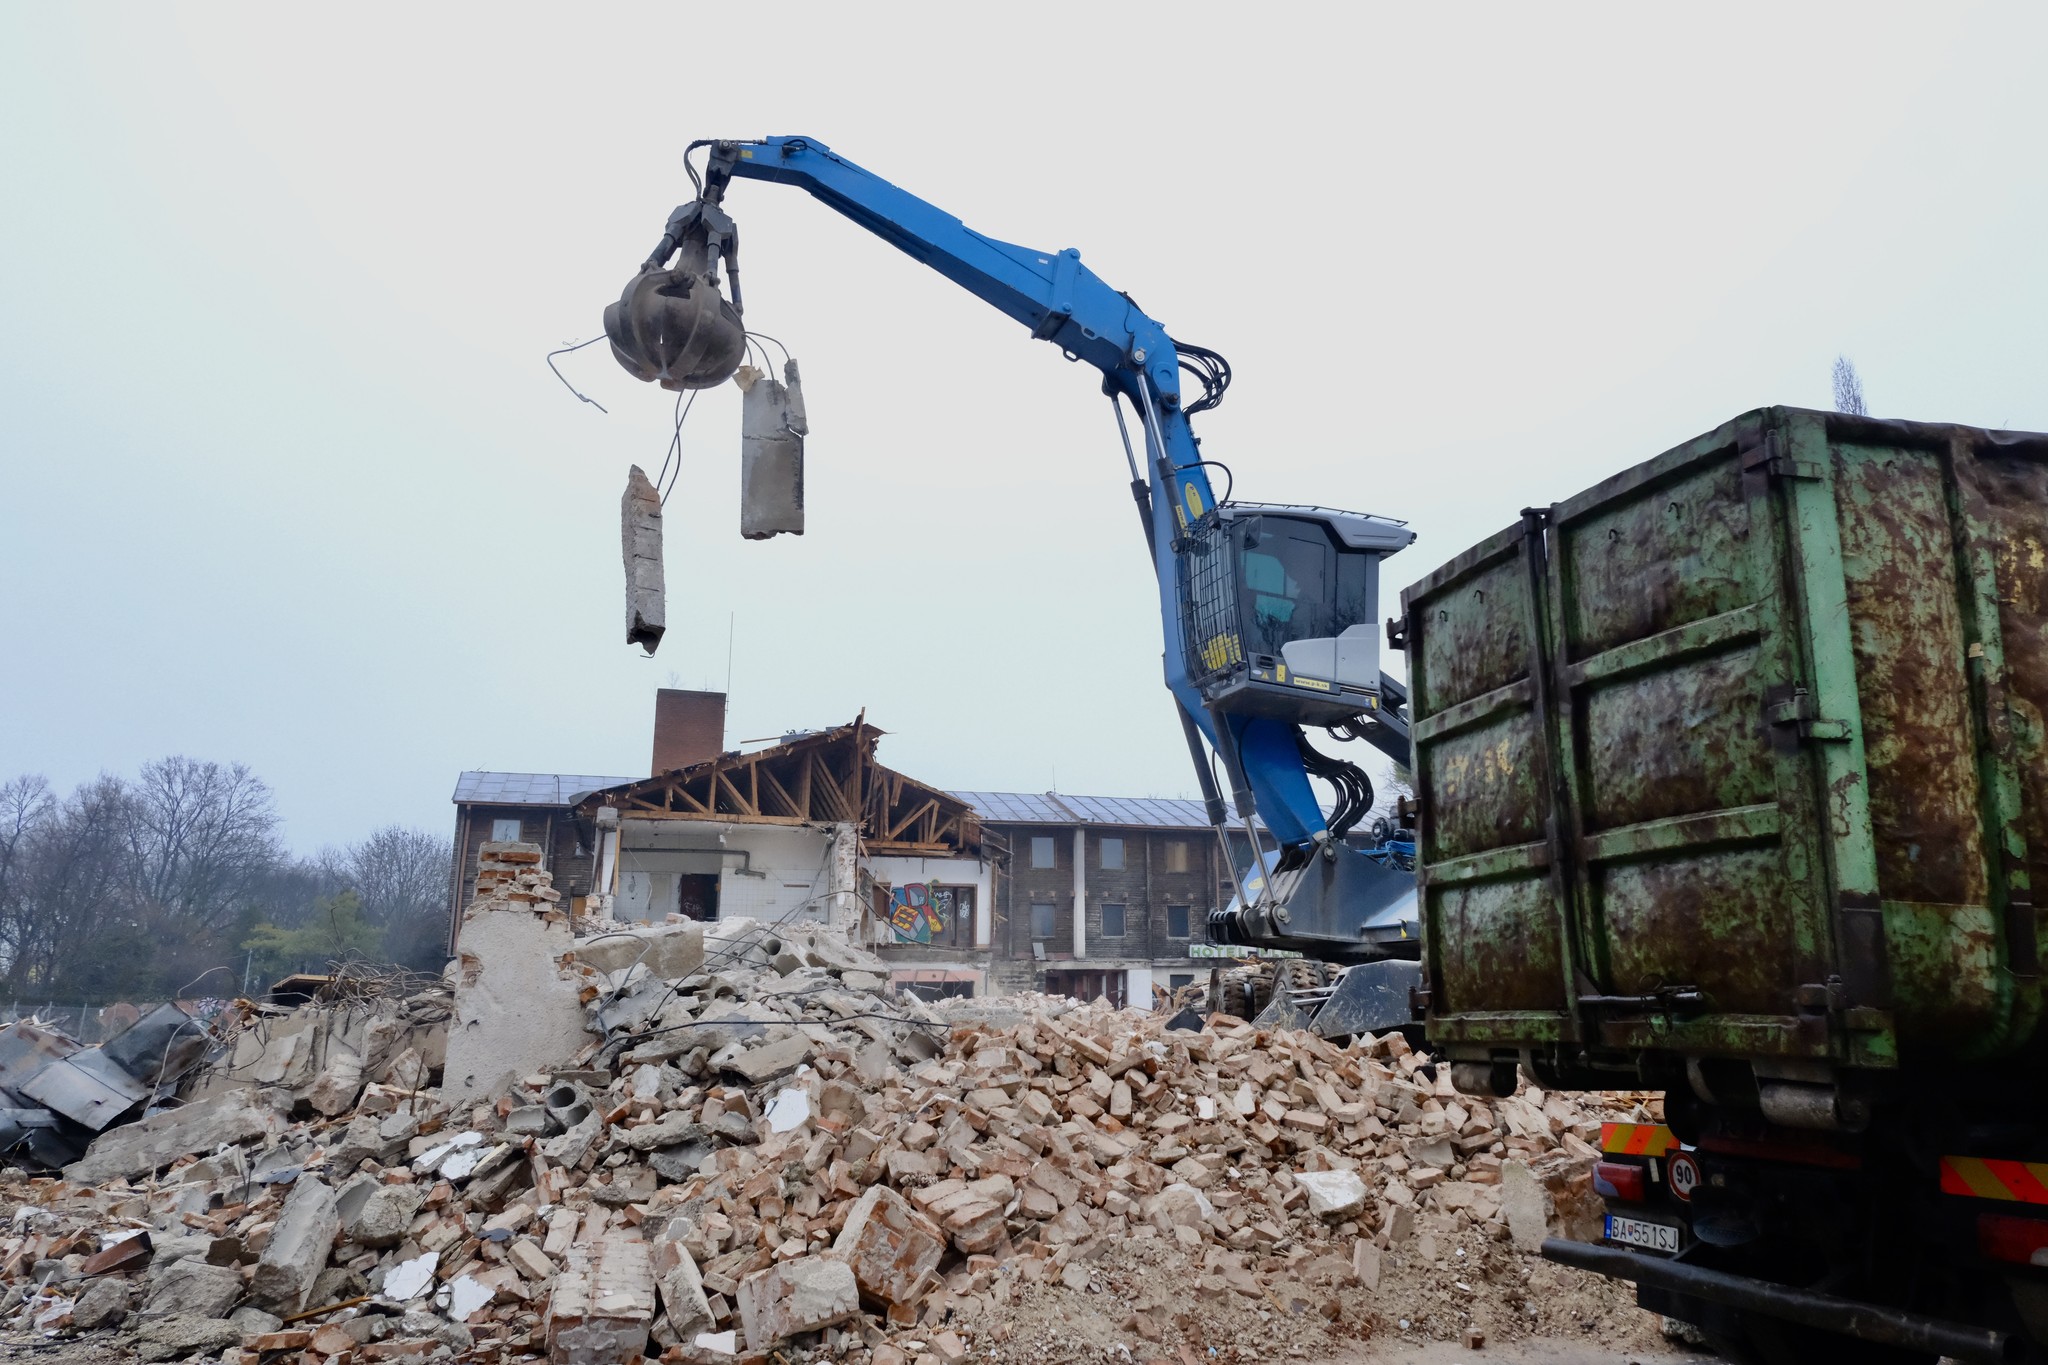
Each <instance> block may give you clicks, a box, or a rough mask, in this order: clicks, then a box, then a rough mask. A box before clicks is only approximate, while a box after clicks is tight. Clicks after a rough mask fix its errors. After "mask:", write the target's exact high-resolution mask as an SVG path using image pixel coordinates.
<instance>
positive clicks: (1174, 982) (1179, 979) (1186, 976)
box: [1166, 972, 1195, 991]
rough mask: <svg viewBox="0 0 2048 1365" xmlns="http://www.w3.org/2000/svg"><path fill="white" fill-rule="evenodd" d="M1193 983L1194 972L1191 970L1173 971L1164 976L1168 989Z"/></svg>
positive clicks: (1175, 988)
mask: <svg viewBox="0 0 2048 1365" xmlns="http://www.w3.org/2000/svg"><path fill="white" fill-rule="evenodd" d="M1194 984H1195V974H1194V973H1193V972H1174V973H1173V974H1172V975H1170V976H1168V977H1167V978H1166V988H1167V989H1168V990H1174V991H1177V990H1179V989H1180V988H1181V987H1182V986H1192V985H1194Z"/></svg>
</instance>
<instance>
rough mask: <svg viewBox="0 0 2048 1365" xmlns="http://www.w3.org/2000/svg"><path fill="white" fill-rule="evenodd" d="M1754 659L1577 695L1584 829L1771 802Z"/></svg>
mask: <svg viewBox="0 0 2048 1365" xmlns="http://www.w3.org/2000/svg"><path fill="white" fill-rule="evenodd" d="M1756 655H1757V651H1756V650H1755V649H1754V648H1747V649H1737V650H1734V651H1732V652H1729V653H1726V654H1721V655H1719V656H1714V657H1708V658H1703V659H1692V660H1689V661H1686V662H1683V663H1678V664H1672V665H1667V666H1664V667H1661V668H1657V669H1654V670H1651V671H1648V672H1643V673H1638V674H1635V675H1633V676H1630V677H1625V678H1622V679H1620V680H1618V681H1616V682H1614V683H1611V684H1609V685H1607V686H1603V687H1595V688H1592V689H1589V690H1588V691H1587V692H1585V693H1583V694H1582V695H1581V698H1580V702H1579V704H1580V707H1581V708H1582V709H1581V717H1582V722H1581V725H1580V734H1581V736H1582V740H1581V745H1582V747H1581V754H1582V762H1583V763H1584V765H1585V766H1584V773H1585V775H1586V784H1587V788H1588V796H1589V798H1590V799H1589V800H1588V802H1587V808H1588V815H1589V817H1590V818H1589V820H1588V827H1589V829H1592V830H1605V829H1614V828H1617V827H1620V826H1623V825H1633V824H1640V823H1642V822H1644V821H1647V820H1656V819H1661V818H1664V817H1666V816H1673V815H1690V814H1693V813H1695V812H1703V811H1711V810H1724V809H1727V808H1729V807H1734V806H1747V805H1753V804H1757V803H1760V802H1766V801H1773V800H1775V799H1776V797H1777V787H1776V778H1775V776H1774V773H1773V765H1772V760H1771V756H1770V750H1769V747H1768V745H1767V743H1766V740H1765V736H1764V735H1763V733H1762V724H1763V720H1762V717H1763V691H1762V684H1761V682H1760V681H1759V674H1758V669H1757V658H1756Z"/></svg>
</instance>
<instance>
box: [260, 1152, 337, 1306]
mask: <svg viewBox="0 0 2048 1365" xmlns="http://www.w3.org/2000/svg"><path fill="white" fill-rule="evenodd" d="M337 1205H338V1201H337V1200H336V1198H335V1195H334V1191H333V1190H332V1189H331V1188H329V1187H328V1186H327V1185H325V1184H323V1183H321V1182H320V1181H319V1180H316V1179H314V1178H313V1177H312V1176H301V1177H300V1178H299V1179H297V1180H295V1181H293V1182H292V1186H291V1193H290V1194H288V1195H286V1196H285V1200H284V1207H283V1208H282V1209H280V1210H279V1211H278V1214H277V1220H276V1221H275V1222H273V1223H272V1224H271V1225H270V1235H269V1237H268V1239H267V1240H266V1241H265V1243H264V1246H263V1255H262V1256H261V1257H259V1258H258V1259H257V1262H256V1272H255V1274H254V1275H253V1276H252V1277H251V1278H250V1280H249V1293H250V1295H251V1297H253V1298H254V1299H255V1300H256V1303H257V1305H258V1306H259V1307H262V1308H268V1309H270V1310H271V1311H272V1312H276V1313H283V1314H287V1315H289V1314H292V1313H296V1312H298V1311H299V1310H300V1309H302V1308H304V1307H306V1300H307V1299H308V1298H309V1297H311V1295H312V1293H313V1281H314V1280H315V1279H316V1278H317V1277H318V1276H319V1274H320V1272H321V1271H323V1270H325V1269H326V1268H327V1255H328V1253H329V1252H330V1251H332V1250H333V1249H334V1238H335V1235H336V1234H337V1233H339V1232H340V1231H341V1212H340V1209H339V1208H338V1207H337Z"/></svg>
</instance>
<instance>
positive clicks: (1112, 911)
mask: <svg viewBox="0 0 2048 1365" xmlns="http://www.w3.org/2000/svg"><path fill="white" fill-rule="evenodd" d="M1102 936H1103V937H1104V938H1122V937H1123V936H1124V908H1123V907H1122V906H1121V905H1105V906H1103V907H1102Z"/></svg>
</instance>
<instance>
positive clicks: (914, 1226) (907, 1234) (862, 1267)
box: [832, 1185, 946, 1305]
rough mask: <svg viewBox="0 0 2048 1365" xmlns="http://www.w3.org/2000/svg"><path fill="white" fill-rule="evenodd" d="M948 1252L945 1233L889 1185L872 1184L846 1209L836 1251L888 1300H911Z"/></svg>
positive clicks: (863, 1287) (860, 1280) (864, 1285)
mask: <svg viewBox="0 0 2048 1365" xmlns="http://www.w3.org/2000/svg"><path fill="white" fill-rule="evenodd" d="M945 1252H946V1239H945V1234H944V1233H942V1232H941V1231H940V1230H939V1227H938V1225H937V1224H935V1223H933V1222H932V1220H931V1219H929V1218H927V1217H925V1216H924V1215H923V1214H921V1213H919V1212H918V1211H917V1210H916V1209H914V1208H912V1207H911V1206H910V1201H909V1200H907V1199H905V1198H904V1197H903V1196H902V1195H900V1194H898V1193H896V1191H894V1190H892V1189H890V1188H889V1187H888V1186H887V1185H874V1186H870V1187H869V1189H868V1191H867V1193H865V1194H863V1195H862V1196H861V1197H860V1198H859V1199H858V1200H856V1201H855V1202H854V1206H853V1209H852V1210H851V1211H850V1212H849V1213H848V1214H847V1215H846V1225H845V1226H844V1227H842V1228H841V1229H840V1230H839V1237H838V1240H836V1241H835V1242H833V1243H832V1254H833V1255H834V1256H835V1257H837V1258H838V1259H840V1260H842V1261H844V1262H846V1264H847V1265H848V1266H849V1267H851V1268H852V1270H853V1277H854V1281H855V1283H856V1284H857V1285H858V1286H859V1288H860V1291H861V1292H862V1293H864V1294H866V1295H867V1296H868V1297H869V1298H871V1299H874V1300H876V1301H878V1302H880V1303H882V1304H884V1305H888V1304H892V1303H908V1302H909V1301H910V1299H911V1296H912V1295H914V1294H915V1293H917V1291H918V1288H919V1286H920V1285H921V1284H922V1283H923V1281H924V1278H925V1276H926V1275H927V1274H928V1273H929V1272H931V1271H933V1270H936V1269H937V1268H938V1264H939V1260H940V1258H941V1257H942V1256H944V1255H945Z"/></svg>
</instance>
